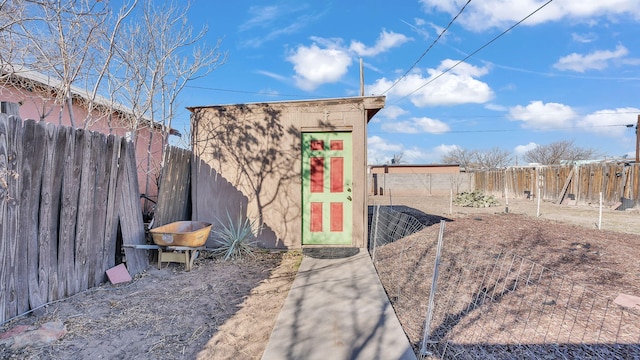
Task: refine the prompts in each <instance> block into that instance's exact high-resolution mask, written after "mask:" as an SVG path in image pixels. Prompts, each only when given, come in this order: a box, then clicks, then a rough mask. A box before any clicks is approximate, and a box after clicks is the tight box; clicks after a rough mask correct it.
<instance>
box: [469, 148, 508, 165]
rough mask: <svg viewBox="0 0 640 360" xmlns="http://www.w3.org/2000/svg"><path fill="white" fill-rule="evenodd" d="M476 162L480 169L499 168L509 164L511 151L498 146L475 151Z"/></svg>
mask: <svg viewBox="0 0 640 360" xmlns="http://www.w3.org/2000/svg"><path fill="white" fill-rule="evenodd" d="M475 158H476V163H477V164H478V167H479V168H480V169H499V168H504V167H507V166H509V164H510V163H511V159H512V157H511V153H510V152H509V151H507V150H503V149H500V148H497V147H494V148H491V149H489V150H484V151H476V152H475Z"/></svg>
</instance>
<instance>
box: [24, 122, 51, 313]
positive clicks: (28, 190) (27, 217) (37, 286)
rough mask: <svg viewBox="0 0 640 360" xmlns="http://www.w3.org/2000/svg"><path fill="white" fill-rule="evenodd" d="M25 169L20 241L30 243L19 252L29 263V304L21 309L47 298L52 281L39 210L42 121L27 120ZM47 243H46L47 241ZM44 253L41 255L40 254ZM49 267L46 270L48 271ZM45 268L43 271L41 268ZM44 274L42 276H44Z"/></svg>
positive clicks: (42, 138) (41, 302) (42, 150)
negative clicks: (41, 238) (40, 238)
mask: <svg viewBox="0 0 640 360" xmlns="http://www.w3.org/2000/svg"><path fill="white" fill-rule="evenodd" d="M22 141H23V143H22V146H23V153H22V171H21V173H20V180H21V185H22V194H21V196H20V229H21V231H22V235H23V236H22V239H21V242H25V243H26V245H27V252H26V253H24V254H19V255H21V257H22V259H21V260H22V261H26V263H27V268H28V270H27V274H26V279H25V280H26V281H25V283H26V286H27V291H28V294H29V295H28V299H27V300H28V303H27V304H26V305H24V308H23V309H22V310H20V311H27V310H29V309H30V308H35V307H38V306H40V305H42V304H44V303H45V302H46V301H47V291H48V287H49V284H48V283H47V282H46V281H47V276H48V274H47V271H46V270H48V268H49V263H48V261H49V257H48V256H46V255H47V252H48V250H49V249H48V247H47V246H48V241H47V240H48V239H43V240H45V241H43V242H40V241H39V238H38V235H39V228H40V225H39V223H38V219H39V216H38V214H39V213H40V199H41V193H40V191H41V189H42V186H41V185H42V170H43V168H44V158H45V149H46V147H45V146H42V145H43V144H45V143H46V137H45V128H44V125H43V124H40V123H36V122H35V121H34V120H27V121H25V122H24V130H23V137H22ZM45 242H46V243H45ZM41 252H43V253H42V256H41ZM45 269H46V270H45ZM41 270H42V271H43V273H42V274H40V271H41ZM41 277H42V279H41Z"/></svg>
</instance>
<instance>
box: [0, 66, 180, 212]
mask: <svg viewBox="0 0 640 360" xmlns="http://www.w3.org/2000/svg"><path fill="white" fill-rule="evenodd" d="M3 77H4V79H3V81H2V82H1V83H0V101H3V102H12V103H17V104H19V115H20V117H21V118H22V119H34V120H41V121H46V122H51V123H54V124H59V125H66V126H71V125H72V124H71V116H70V112H69V111H68V108H67V107H66V106H62V104H61V103H60V101H58V100H56V92H57V89H58V88H59V86H58V85H59V82H58V81H57V80H56V79H52V78H50V77H48V76H46V75H43V74H40V73H37V72H34V71H20V72H15V73H12V74H10V75H7V74H4V76H3ZM71 92H72V94H73V95H72V111H71V113H72V114H73V119H74V122H75V126H76V127H77V128H86V129H89V130H92V131H97V132H101V133H104V134H114V135H118V136H123V137H128V138H130V139H131V140H132V141H134V142H135V147H136V163H137V167H138V184H139V188H140V194H145V195H146V196H147V197H149V198H151V199H156V198H157V195H158V186H157V183H158V177H159V173H160V164H161V161H162V149H163V146H164V144H166V143H167V141H168V136H169V135H177V136H180V133H179V132H177V131H175V130H173V129H169V130H166V129H165V128H164V127H163V126H162V125H161V124H159V123H154V122H152V121H150V120H148V119H142V121H140V122H139V125H138V129H137V135H136V136H135V137H134V136H132V129H131V125H129V124H130V121H128V119H132V118H133V115H132V113H131V111H130V110H129V109H127V108H126V107H124V106H122V105H120V104H114V103H112V102H111V101H109V100H108V99H106V98H104V97H101V96H98V97H97V98H96V99H95V100H94V102H93V104H94V105H93V109H92V110H91V114H89V108H88V107H89V105H88V104H89V101H88V100H87V99H88V98H89V96H88V94H87V93H86V92H85V91H83V90H81V89H77V88H74V87H72V88H71ZM143 206H144V208H145V210H146V211H149V210H151V207H152V203H150V202H146V201H145V202H143Z"/></svg>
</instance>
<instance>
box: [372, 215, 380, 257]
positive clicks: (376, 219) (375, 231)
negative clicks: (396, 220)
mask: <svg viewBox="0 0 640 360" xmlns="http://www.w3.org/2000/svg"><path fill="white" fill-rule="evenodd" d="M374 215H375V216H374V220H373V223H374V224H375V228H374V230H373V238H372V243H373V245H372V254H371V261H372V262H373V265H374V266H375V264H376V241H377V240H378V217H379V216H380V204H378V205H376V207H375V214H374Z"/></svg>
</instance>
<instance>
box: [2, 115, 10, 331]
mask: <svg viewBox="0 0 640 360" xmlns="http://www.w3.org/2000/svg"><path fill="white" fill-rule="evenodd" d="M8 131H9V130H8V128H7V115H5V114H1V113H0V290H1V291H0V322H4V320H5V316H6V312H7V311H6V302H7V292H6V291H5V286H6V283H7V273H8V272H9V270H10V269H9V268H8V261H5V258H6V257H7V241H5V240H8V238H7V234H6V231H7V217H6V216H7V201H8V197H9V192H8V191H9V189H8V185H7V182H8V177H9V174H8V172H7V166H8V164H7V162H8V157H9V151H10V150H9V148H8V145H9V144H8V140H7V137H8V135H9V134H8Z"/></svg>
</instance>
